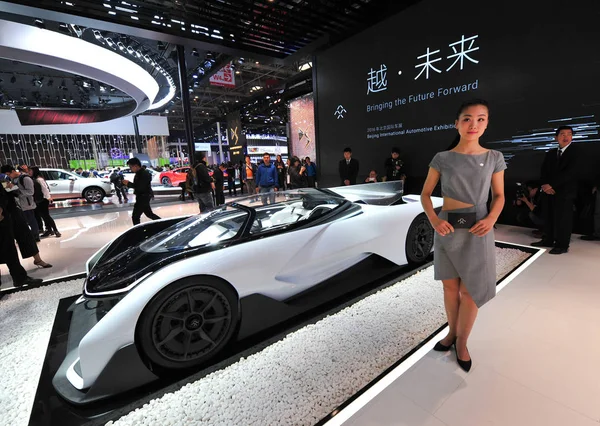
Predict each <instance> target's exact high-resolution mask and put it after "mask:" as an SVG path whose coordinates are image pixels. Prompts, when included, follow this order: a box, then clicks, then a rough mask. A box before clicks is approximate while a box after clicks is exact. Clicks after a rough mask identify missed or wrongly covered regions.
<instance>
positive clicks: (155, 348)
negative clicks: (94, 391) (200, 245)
mask: <svg viewBox="0 0 600 426" xmlns="http://www.w3.org/2000/svg"><path fill="white" fill-rule="evenodd" d="M239 312H240V310H239V301H238V297H237V294H236V292H235V290H234V289H233V288H232V287H231V286H230V285H229V284H227V283H225V282H223V281H221V280H219V279H218V278H215V277H203V276H199V277H189V278H185V279H183V280H180V281H177V282H174V283H172V284H170V285H169V286H168V287H167V288H165V289H163V290H162V291H161V292H160V293H158V294H157V295H156V296H155V297H154V298H153V299H152V300H151V301H150V303H149V304H148V305H147V306H146V308H145V309H144V311H143V312H142V315H141V318H140V321H139V322H138V327H137V339H138V348H139V349H140V350H141V351H142V352H143V356H145V357H146V359H147V360H148V361H150V363H151V364H153V366H157V367H159V368H164V369H183V368H189V367H193V366H196V365H200V364H202V363H204V362H205V361H208V360H209V359H210V358H212V357H213V356H214V355H216V354H217V353H218V352H219V351H220V350H221V349H223V347H224V346H225V345H226V344H227V343H228V342H229V341H230V340H231V338H232V337H233V335H234V333H235V330H236V327H237V323H238V321H239Z"/></svg>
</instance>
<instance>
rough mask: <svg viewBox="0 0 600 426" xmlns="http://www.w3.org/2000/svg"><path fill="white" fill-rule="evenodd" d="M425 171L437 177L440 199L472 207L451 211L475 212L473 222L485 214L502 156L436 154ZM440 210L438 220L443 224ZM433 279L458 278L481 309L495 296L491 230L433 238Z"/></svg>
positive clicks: (502, 164)
mask: <svg viewBox="0 0 600 426" xmlns="http://www.w3.org/2000/svg"><path fill="white" fill-rule="evenodd" d="M429 167H432V168H434V169H436V170H437V171H438V172H440V174H441V178H440V179H441V183H442V196H444V197H450V198H453V199H455V200H458V201H462V202H463V203H467V204H473V207H469V208H464V209H457V210H451V211H452V212H457V213H462V212H475V213H476V217H477V220H480V219H483V218H484V217H485V216H486V215H487V214H488V211H487V205H486V203H487V200H488V196H489V193H490V188H491V183H492V175H493V174H494V173H498V172H500V171H502V170H504V169H506V163H505V162H504V156H503V155H502V153H500V152H498V151H493V150H490V151H487V152H485V153H483V154H478V155H467V154H461V153H458V152H453V151H443V152H439V153H437V154H436V155H435V157H433V160H431V164H430V165H429ZM448 212H449V211H445V210H442V211H441V212H440V214H439V217H440V219H443V220H447V219H448ZM434 277H435V279H436V280H448V279H452V278H459V277H460V278H461V280H462V281H463V283H464V285H465V287H466V288H467V290H468V291H469V294H470V295H471V297H472V298H473V300H474V301H475V303H476V304H477V307H481V306H482V305H483V304H485V303H486V302H488V301H489V300H490V299H492V298H493V297H494V296H495V295H496V248H495V243H494V230H493V229H492V231H490V232H489V233H488V234H487V235H485V236H483V237H478V236H475V235H473V234H471V233H470V232H469V230H468V229H455V230H454V232H452V233H450V234H448V235H446V236H441V235H439V234H438V233H437V232H436V234H435V238H434Z"/></svg>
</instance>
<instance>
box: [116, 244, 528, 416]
mask: <svg viewBox="0 0 600 426" xmlns="http://www.w3.org/2000/svg"><path fill="white" fill-rule="evenodd" d="M496 250H497V263H498V266H497V271H498V278H501V277H503V276H505V275H506V274H508V273H509V272H510V271H512V270H513V269H514V268H515V267H516V266H517V265H519V264H520V263H521V262H522V261H523V260H525V259H526V258H527V257H529V254H527V253H524V252H522V251H520V250H516V249H499V248H497V249H496ZM445 322H446V318H445V312H444V306H443V298H442V286H441V284H440V283H439V282H436V281H434V279H433V267H429V268H426V269H424V270H422V271H421V272H419V273H416V274H415V275H412V276H410V277H409V278H407V279H405V280H403V281H401V282H399V283H397V284H394V285H393V286H390V287H388V288H385V289H383V290H381V291H379V292H377V293H374V294H372V295H370V296H368V297H366V298H364V299H362V300H360V301H359V302H357V303H355V304H353V305H352V306H349V307H347V308H345V309H343V310H341V311H340V312H337V313H335V314H333V315H330V316H328V317H326V318H324V319H322V320H321V321H318V322H317V323H315V324H311V325H307V326H306V327H303V328H301V329H299V330H297V331H295V332H292V333H290V334H288V335H287V336H286V337H285V338H284V339H282V340H280V341H278V342H276V343H274V344H272V345H271V346H269V347H267V348H265V349H264V350H262V351H260V352H258V353H256V354H253V355H251V356H249V357H247V358H242V359H240V360H239V361H238V362H236V363H235V364H232V365H230V366H228V367H226V368H224V369H222V370H219V371H216V372H214V373H212V374H210V375H208V376H206V377H204V378H202V379H200V380H198V381H196V382H194V383H190V384H187V385H185V386H184V387H182V388H181V389H180V390H178V391H176V392H174V393H169V394H166V395H164V396H162V397H161V398H158V399H154V400H152V401H150V402H149V403H147V404H145V405H144V406H143V407H142V408H138V409H136V410H135V411H133V412H131V413H129V414H128V415H126V416H123V417H121V418H120V419H119V420H118V421H115V422H112V421H111V422H108V423H107V425H112V426H142V425H147V426H156V425H161V426H192V425H210V426H217V425H223V426H234V425H244V426H245V425H313V424H315V423H317V422H318V421H319V420H321V419H322V418H323V417H325V416H326V415H327V414H329V413H330V412H331V411H332V410H334V409H335V408H336V407H338V406H339V405H341V404H342V403H343V402H344V401H346V400H347V399H348V398H350V397H351V396H352V395H353V394H355V393H356V392H357V391H359V390H360V389H361V388H362V387H364V386H365V385H367V384H368V383H369V382H370V381H372V380H373V379H374V378H376V377H377V376H378V375H379V374H381V373H382V372H383V371H384V370H385V369H386V368H388V367H389V366H391V365H392V364H394V363H395V362H396V361H397V360H398V359H400V358H401V357H402V356H403V355H404V354H406V353H407V352H409V351H410V350H411V349H412V348H413V347H415V346H416V345H418V344H419V343H420V342H422V341H423V340H424V339H425V338H426V337H427V336H429V335H431V334H432V333H433V332H434V331H435V330H437V329H438V328H439V327H440V326H441V325H443V324H444V323H445Z"/></svg>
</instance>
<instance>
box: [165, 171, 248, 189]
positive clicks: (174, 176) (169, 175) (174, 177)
mask: <svg viewBox="0 0 600 426" xmlns="http://www.w3.org/2000/svg"><path fill="white" fill-rule="evenodd" d="M189 169H190V168H189V167H180V168H177V169H173V170H169V171H166V172H162V173H161V174H160V176H159V179H160V183H162V184H163V185H164V186H179V184H180V183H182V182H185V180H186V178H187V172H188V170H189ZM208 174H209V176H212V175H213V171H212V170H209V171H208ZM227 176H228V175H227V171H225V170H223V177H224V178H225V185H224V186H225V188H227ZM236 183H238V182H236Z"/></svg>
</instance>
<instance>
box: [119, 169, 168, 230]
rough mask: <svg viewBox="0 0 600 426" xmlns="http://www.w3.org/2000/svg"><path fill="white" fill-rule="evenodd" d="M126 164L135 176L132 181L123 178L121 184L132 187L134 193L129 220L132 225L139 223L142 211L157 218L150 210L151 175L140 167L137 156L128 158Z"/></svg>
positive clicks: (152, 195) (152, 217) (150, 216)
mask: <svg viewBox="0 0 600 426" xmlns="http://www.w3.org/2000/svg"><path fill="white" fill-rule="evenodd" d="M127 165H128V166H129V168H130V169H131V171H132V172H133V173H135V176H134V178H133V182H130V181H128V180H127V179H123V185H125V186H126V187H127V188H133V190H134V194H135V204H134V205H133V213H132V214H131V220H132V221H133V224H134V225H137V224H139V223H140V218H141V217H142V213H143V214H145V215H146V216H147V217H148V218H150V219H153V220H157V219H160V217H159V216H158V215H157V214H155V213H154V212H153V211H152V208H151V207H150V201H151V200H152V198H154V192H153V191H152V175H151V174H150V172H149V171H148V170H146V169H145V168H143V167H142V162H141V161H140V160H139V158H137V157H133V158H130V159H129V161H127Z"/></svg>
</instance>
